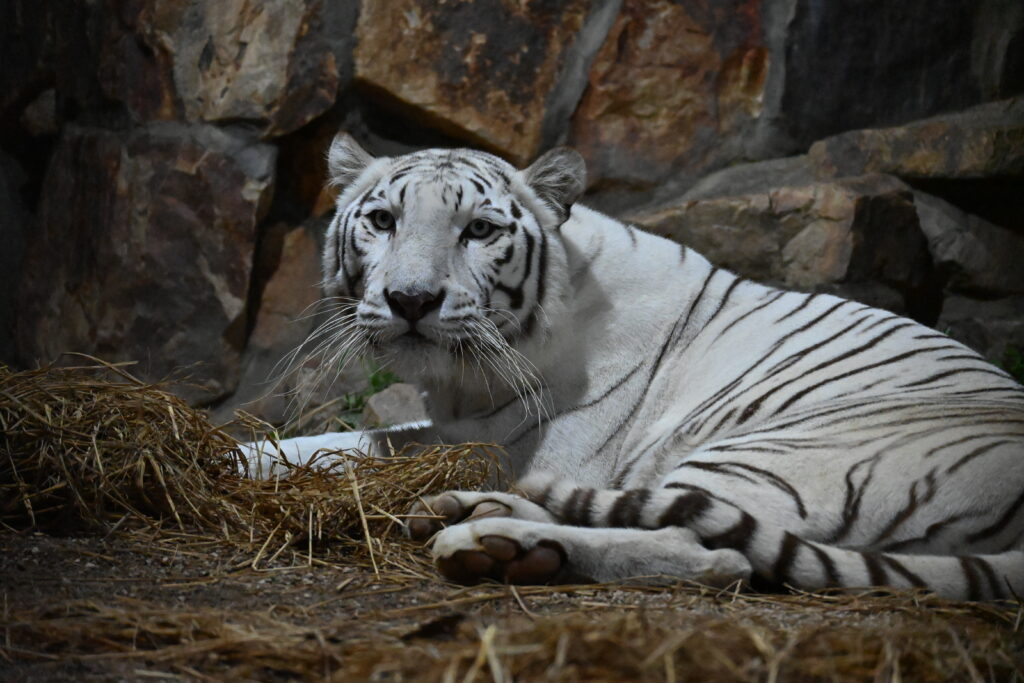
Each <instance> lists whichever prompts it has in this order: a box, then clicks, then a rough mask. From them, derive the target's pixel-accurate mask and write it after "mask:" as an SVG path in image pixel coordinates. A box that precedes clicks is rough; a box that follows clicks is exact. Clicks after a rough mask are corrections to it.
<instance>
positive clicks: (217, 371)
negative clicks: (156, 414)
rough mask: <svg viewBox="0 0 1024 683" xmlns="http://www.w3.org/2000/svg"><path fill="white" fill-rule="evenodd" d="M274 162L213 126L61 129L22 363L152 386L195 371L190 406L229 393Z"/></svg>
mask: <svg viewBox="0 0 1024 683" xmlns="http://www.w3.org/2000/svg"><path fill="white" fill-rule="evenodd" d="M274 159H275V153H274V149H273V148H272V147H269V146H266V145H263V144H260V143H256V142H253V141H251V140H250V139H248V138H247V137H245V136H242V135H239V134H235V133H231V132H229V131H226V130H222V129H217V128H213V127H208V126H193V127H188V126H184V125H181V124H174V123H154V124H151V125H149V126H147V127H144V128H140V129H137V130H135V131H133V132H132V133H131V134H130V135H128V136H122V135H118V134H115V133H111V132H107V131H102V130H95V129H84V128H78V127H68V128H66V129H65V132H64V135H63V138H62V140H61V142H60V144H59V147H58V149H57V151H56V153H55V155H54V159H53V162H52V164H51V167H50V171H49V173H48V175H47V177H46V179H45V183H44V188H45V189H44V196H43V198H42V202H41V207H42V208H41V213H40V216H39V225H40V228H39V233H38V234H37V235H35V236H33V239H32V241H31V242H30V244H29V247H28V251H27V254H26V259H25V267H24V279H23V280H22V287H21V292H20V299H19V308H20V311H21V320H20V325H19V333H18V336H19V347H20V352H21V356H22V357H23V359H24V360H25V362H26V363H30V364H31V363H33V362H35V361H44V362H45V361H50V360H54V359H55V358H56V357H57V356H58V355H59V354H60V353H61V352H63V351H83V352H87V353H91V354H95V355H99V356H101V357H103V358H106V359H109V360H121V359H131V360H137V361H139V362H140V365H139V366H138V367H137V368H136V372H137V373H138V374H139V375H141V376H142V377H145V378H149V379H161V378H163V377H165V376H167V375H169V374H171V373H175V372H178V371H179V370H180V369H181V368H190V370H189V372H190V374H191V375H192V376H193V378H194V380H195V382H196V383H197V384H198V386H193V387H185V388H183V389H182V393H183V394H184V395H185V396H187V397H188V398H189V399H190V400H193V401H206V400H211V399H214V398H216V397H218V396H222V395H224V394H226V393H228V392H230V391H231V390H232V389H233V388H234V386H235V383H236V382H237V375H238V362H239V352H240V350H241V345H242V344H243V343H244V330H245V312H246V297H247V294H248V288H249V273H250V268H251V258H252V251H253V246H254V243H255V238H256V224H257V222H258V221H259V220H260V218H261V217H262V215H263V213H264V211H265V209H266V206H267V202H268V200H269V197H270V193H271V190H272V180H273V165H274Z"/></svg>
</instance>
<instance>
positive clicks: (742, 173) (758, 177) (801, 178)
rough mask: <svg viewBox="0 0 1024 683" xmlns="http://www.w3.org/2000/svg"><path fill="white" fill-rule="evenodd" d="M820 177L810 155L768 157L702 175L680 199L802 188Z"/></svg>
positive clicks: (688, 199)
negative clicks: (817, 175)
mask: <svg viewBox="0 0 1024 683" xmlns="http://www.w3.org/2000/svg"><path fill="white" fill-rule="evenodd" d="M816 180H817V178H816V177H815V173H814V166H813V165H812V164H811V162H810V161H809V160H808V158H807V156H798V157H783V158H781V159H768V160H767V161H756V162H753V163H750V164H737V165H735V166H729V167H727V168H723V169H721V170H720V171H715V172H714V173H711V174H710V175H706V176H704V177H703V178H701V179H700V180H699V181H698V182H697V183H696V184H694V185H693V187H691V188H690V189H689V190H687V191H686V192H685V193H684V194H683V195H682V196H681V197H680V199H681V200H682V201H692V200H695V199H712V198H714V197H734V196H736V195H742V194H753V193H757V192H765V191H767V190H770V189H774V188H777V187H787V186H788V187H801V186H804V185H811V184H813V183H814V182H815V181H816Z"/></svg>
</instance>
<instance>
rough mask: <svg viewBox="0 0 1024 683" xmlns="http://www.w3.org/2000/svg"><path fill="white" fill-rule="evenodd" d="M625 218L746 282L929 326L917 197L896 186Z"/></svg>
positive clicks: (754, 198) (694, 204)
mask: <svg viewBox="0 0 1024 683" xmlns="http://www.w3.org/2000/svg"><path fill="white" fill-rule="evenodd" d="M631 219H632V220H634V221H636V222H637V223H640V224H642V225H644V226H646V227H648V228H649V229H650V230H652V231H653V232H655V233H657V234H660V235H665V236H666V237H670V238H671V239H674V240H676V241H679V242H682V243H683V244H686V245H687V246H689V247H692V248H694V249H696V250H697V251H699V252H701V253H703V254H704V255H705V256H707V257H708V258H709V259H710V260H711V261H712V262H713V263H715V264H717V265H719V266H722V267H725V268H729V269H730V270H733V271H735V272H737V273H739V274H741V275H743V276H745V277H749V278H751V279H755V280H760V281H766V282H774V283H778V284H781V285H784V286H786V287H791V288H797V289H804V290H815V291H828V292H833V293H839V294H844V295H847V296H851V297H853V298H858V299H861V300H864V301H865V302H866V303H870V304H873V305H880V306H884V307H888V308H895V309H897V310H899V311H900V312H908V313H910V314H911V315H915V316H917V317H921V318H928V317H929V316H931V317H932V318H934V311H929V306H930V305H932V304H930V302H929V301H927V297H926V293H925V291H924V290H926V288H927V287H928V285H929V281H930V279H931V258H930V256H929V254H928V245H927V242H926V240H925V238H924V235H923V234H922V232H921V227H920V225H919V222H918V218H917V212H916V210H915V208H914V204H913V195H912V194H911V193H910V191H909V188H907V187H906V186H905V185H904V184H903V183H901V182H899V181H898V180H896V179H895V178H892V177H888V176H867V177H863V178H853V179H846V180H842V181H837V182H832V183H817V184H812V185H806V186H803V187H781V188H776V189H772V190H768V191H764V192H759V193H755V194H749V195H741V196H734V197H721V198H716V199H706V200H693V201H687V202H682V203H679V204H677V205H672V206H667V207H664V208H662V209H660V210H657V211H651V212H647V213H643V214H639V215H634V216H631ZM894 293H898V296H894Z"/></svg>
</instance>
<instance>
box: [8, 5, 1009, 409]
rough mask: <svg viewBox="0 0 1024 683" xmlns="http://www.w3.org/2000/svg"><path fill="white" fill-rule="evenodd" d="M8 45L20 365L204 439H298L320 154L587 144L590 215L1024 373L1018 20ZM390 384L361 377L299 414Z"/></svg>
mask: <svg viewBox="0 0 1024 683" xmlns="http://www.w3.org/2000/svg"><path fill="white" fill-rule="evenodd" d="M0 17H2V24H0V64H2V69H0V240H2V244H3V248H2V250H0V259H2V261H0V272H2V273H3V278H4V286H3V287H2V290H0V323H2V325H0V360H2V361H3V362H6V363H8V364H11V365H12V366H14V367H33V366H35V365H36V364H39V363H45V362H49V361H51V360H54V359H55V358H57V357H58V356H59V354H60V353H61V352H63V351H81V352H87V353H91V354H95V355H98V356H101V357H103V358H105V359H108V360H113V361H117V360H125V359H130V360H135V361H138V362H139V365H138V366H137V367H135V368H134V369H133V372H134V373H135V374H137V375H139V376H141V377H142V378H144V379H160V378H164V377H166V376H169V375H174V374H177V375H178V376H184V375H187V376H188V377H189V378H190V383H189V384H186V385H182V386H181V387H180V388H179V389H178V391H179V393H181V395H183V396H184V397H185V398H186V399H187V400H188V401H190V402H191V403H193V404H196V405H204V406H208V407H210V408H211V409H212V411H213V414H214V416H215V417H217V418H222V419H228V418H229V417H230V416H231V413H232V411H233V410H234V409H235V408H236V407H239V406H245V407H246V408H247V409H248V410H250V411H252V412H254V413H256V414H258V415H260V416H262V417H265V418H267V419H269V420H271V421H281V420H283V419H284V417H285V415H286V412H287V410H286V401H285V399H283V398H281V397H278V396H274V395H269V396H268V395H267V394H268V392H269V391H270V389H271V387H270V386H269V385H267V384H266V379H267V376H268V374H269V373H270V371H271V369H272V368H273V367H274V364H275V363H276V362H277V361H278V360H279V359H280V358H281V357H282V356H283V355H284V354H285V353H286V352H287V351H288V350H290V349H292V348H294V347H295V346H296V345H297V344H299V343H301V341H302V340H303V339H304V338H305V336H306V334H307V333H308V332H309V330H310V329H311V328H312V325H313V324H314V319H313V318H311V317H305V318H304V317H302V313H303V311H305V310H306V309H307V307H308V306H310V305H311V304H313V303H314V302H315V301H316V300H317V298H318V296H319V292H318V290H317V287H316V283H317V281H318V280H319V264H318V261H319V254H318V252H319V243H320V240H321V236H322V233H323V231H324V228H325V225H326V222H327V221H328V220H329V218H330V214H331V211H332V208H333V205H332V197H331V196H330V194H329V193H328V192H326V191H325V190H323V183H324V161H323V156H324V151H325V149H326V146H327V144H328V143H329V141H330V139H331V137H332V136H333V135H334V134H335V133H336V132H337V131H338V130H339V129H345V130H348V131H350V132H351V133H352V134H353V135H355V136H356V138H357V139H358V140H359V141H360V142H361V143H363V144H364V145H365V146H366V147H367V148H368V149H370V150H371V151H373V152H375V153H378V154H397V153H402V152H405V151H409V150H412V149H417V148H421V147H425V146H451V145H467V146H476V147H482V148H484V149H487V150H489V151H492V152H494V153H496V154H499V155H501V156H502V157H504V158H506V159H508V160H509V161H511V162H513V163H516V164H520V165H522V164H525V163H528V162H529V161H530V160H531V159H533V158H534V157H535V156H536V155H537V154H539V153H540V152H541V151H543V150H544V149H546V148H548V147H550V146H552V145H555V144H570V145H573V146H574V147H576V148H577V149H579V150H580V151H581V152H582V153H583V155H584V157H585V158H586V160H587V163H588V169H589V174H590V178H589V189H588V193H587V197H586V198H585V200H584V201H585V202H586V203H588V204H590V205H592V206H594V207H596V208H599V209H601V210H604V211H607V212H609V213H611V214H613V215H615V216H620V217H623V218H626V219H628V220H631V221H633V222H636V223H638V224H640V225H644V226H646V227H648V228H649V229H651V230H653V231H654V232H657V233H660V234H663V235H666V236H668V237H670V238H673V239H677V240H681V241H684V242H686V243H687V244H689V245H690V246H692V247H694V248H696V249H698V250H700V251H703V252H704V253H705V254H707V255H708V256H709V257H710V258H711V259H712V260H713V261H715V262H716V263H718V264H719V265H722V266H725V267H728V268H730V269H733V270H735V271H737V272H739V273H740V274H743V275H746V276H749V277H752V278H756V279H759V280H763V281H768V282H773V283H779V284H782V285H785V286H787V287H792V288H798V289H804V290H815V291H827V292H835V293H839V294H842V295H845V296H849V297H852V298H855V299H859V300H862V301H865V302H868V303H871V304H875V305H880V306H882V307H885V308H888V309H891V310H894V311H897V312H900V313H905V314H908V315H910V316H912V317H914V318H916V319H917V320H920V321H922V322H924V323H926V324H929V325H933V326H936V327H937V328H939V329H941V330H943V331H946V332H949V333H950V334H952V335H953V336H955V337H957V338H958V339H960V340H962V341H965V342H966V343H968V344H969V345H971V346H973V347H974V348H977V349H978V350H979V351H981V352H983V353H985V354H986V355H987V356H988V357H989V358H990V359H991V360H993V361H994V362H996V363H999V364H1002V365H1003V366H1004V367H1006V368H1007V369H1009V370H1011V371H1016V372H1017V373H1019V374H1018V375H1017V376H1018V377H1021V376H1024V359H1022V357H1021V350H1022V349H1024V265H1022V264H1024V218H1022V217H1024V192H1022V190H1024V96H1022V93H1024V5H1021V3H1020V2H1018V1H1016V0H979V1H969V0H905V1H903V2H898V3H895V2H888V1H886V0H858V1H857V2H822V1H819V0H703V1H701V0H687V1H682V2H667V1H653V2H641V1H639V0H622V1H621V2H618V1H606V2H601V1H595V2H584V1H582V0H533V1H529V0H526V1H523V2H513V1H512V0H450V1H448V2H430V3H428V2H415V1H414V0H394V1H388V2H384V1H383V0H377V1H371V0H365V1H364V2H361V3H360V2H356V1H354V0H351V1H346V0H337V1H328V0H269V1H267V2H261V3H251V2H248V1H247V0H218V1H217V2H214V1H213V0H209V1H202V0H190V1H188V2H184V1H183V2H162V1H159V0H139V1H137V2H119V1H117V0H96V1H94V2H72V3H39V2H29V1H27V0H11V1H9V2H6V3H4V4H3V8H2V9H0ZM310 372H311V369H308V368H307V369H305V370H300V371H299V372H298V373H296V374H295V375H293V376H291V377H290V378H289V379H287V380H286V381H285V383H284V386H282V387H279V390H281V389H283V390H287V389H291V388H295V387H296V386H299V385H301V384H302V383H303V381H305V380H304V377H306V375H308V374H309V373H310ZM368 374H369V375H370V376H369V377H368V376H367V375H368ZM377 380H379V377H378V378H375V377H374V376H373V375H372V373H370V372H369V371H366V370H365V369H361V368H354V369H352V370H351V371H349V372H348V374H347V375H346V376H345V377H343V378H342V379H341V381H339V382H337V383H336V384H335V385H334V386H333V387H331V389H330V391H328V392H321V393H322V394H323V395H319V396H315V397H313V404H314V405H315V404H316V403H318V402H323V401H326V400H330V399H331V398H332V397H334V398H336V397H339V396H351V395H352V393H353V392H364V393H365V392H367V391H368V390H372V389H374V388H379V387H376V386H374V387H369V385H370V384H371V383H373V382H376V381H377ZM254 399H256V402H255V403H252V401H253V400H254ZM413 399H415V396H413V397H412V399H410V400H413ZM382 419H384V418H382ZM385 421H386V420H385Z"/></svg>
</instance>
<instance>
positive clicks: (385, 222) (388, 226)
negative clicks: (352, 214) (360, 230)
mask: <svg viewBox="0 0 1024 683" xmlns="http://www.w3.org/2000/svg"><path fill="white" fill-rule="evenodd" d="M370 222H371V223H373V227H375V228H377V229H378V230H383V231H385V232H390V231H392V230H394V229H395V217H394V216H392V215H391V213H390V212H388V211H385V210H384V209H377V210H376V211H371V212H370Z"/></svg>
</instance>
